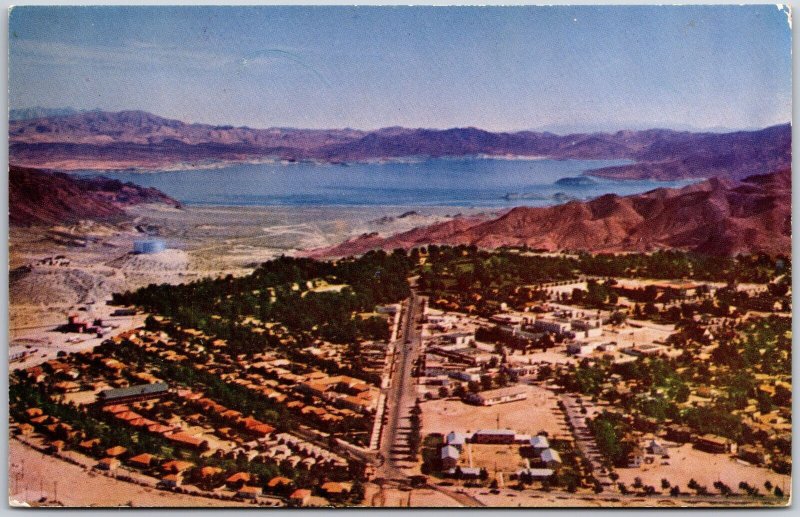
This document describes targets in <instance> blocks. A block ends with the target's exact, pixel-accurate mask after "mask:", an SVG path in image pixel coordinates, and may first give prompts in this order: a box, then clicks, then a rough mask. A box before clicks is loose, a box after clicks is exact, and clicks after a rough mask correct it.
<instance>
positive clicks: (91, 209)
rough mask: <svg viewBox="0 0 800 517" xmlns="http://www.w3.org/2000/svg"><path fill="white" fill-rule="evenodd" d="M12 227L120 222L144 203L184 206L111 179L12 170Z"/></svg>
mask: <svg viewBox="0 0 800 517" xmlns="http://www.w3.org/2000/svg"><path fill="white" fill-rule="evenodd" d="M8 196H9V199H8V201H9V223H10V224H11V225H12V226H30V225H52V224H63V223H70V222H75V221H78V220H81V219H92V220H118V219H121V218H123V217H124V214H125V211H124V208H125V207H127V206H132V205H137V204H142V203H164V204H167V205H171V206H175V207H179V206H180V204H179V203H178V202H177V201H175V200H174V199H172V198H170V197H169V196H167V195H165V194H163V193H162V192H161V191H159V190H157V189H154V188H143V187H139V186H137V185H134V184H133V183H123V182H121V181H117V180H112V179H108V178H76V177H72V176H69V175H67V174H64V173H60V172H48V171H42V170H38V169H29V168H24V167H16V166H13V165H12V166H11V168H10V170H9V185H8Z"/></svg>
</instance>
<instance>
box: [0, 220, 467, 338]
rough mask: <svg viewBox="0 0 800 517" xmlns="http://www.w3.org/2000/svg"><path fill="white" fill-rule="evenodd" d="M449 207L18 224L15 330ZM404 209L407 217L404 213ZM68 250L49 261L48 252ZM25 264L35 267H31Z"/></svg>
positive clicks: (407, 225) (410, 224) (383, 229)
mask: <svg viewBox="0 0 800 517" xmlns="http://www.w3.org/2000/svg"><path fill="white" fill-rule="evenodd" d="M456 211H460V212H463V213H467V212H470V213H477V212H478V210H471V211H470V210H461V209H453V208H450V207H425V208H416V209H414V208H413V207H308V208H300V207H213V206H189V207H185V208H183V209H180V210H177V209H174V208H170V207H165V206H160V205H144V206H137V207H133V208H131V209H129V213H130V214H131V215H132V216H133V219H132V220H131V221H128V222H125V223H120V224H117V225H111V224H103V223H92V222H83V223H78V224H74V225H70V226H61V227H54V228H46V229H45V228H12V229H11V230H10V233H9V258H10V267H11V269H12V275H11V278H10V282H9V291H10V293H9V294H10V301H11V303H10V330H11V337H12V339H14V338H19V337H26V334H27V331H28V330H31V329H32V328H33V327H41V326H44V325H56V324H60V323H63V322H64V319H65V317H66V315H67V314H68V313H70V312H74V311H77V310H79V309H81V308H88V310H89V311H90V312H93V311H96V310H98V309H97V307H98V306H100V305H104V304H105V301H106V300H107V299H108V298H110V296H111V294H112V293H113V292H119V291H125V290H130V289H136V288H138V287H141V286H144V285H147V284H150V283H183V282H188V281H191V280H195V279H197V278H202V277H216V276H221V275H226V274H233V275H243V274H247V273H249V272H250V271H252V270H253V268H254V267H256V266H257V265H258V264H260V263H262V262H264V261H267V260H269V259H272V258H275V257H277V256H279V255H281V254H287V255H291V254H296V253H298V252H299V251H301V250H306V249H313V248H318V247H324V246H330V245H333V244H337V243H339V242H341V241H343V240H346V239H348V238H350V237H354V236H357V235H360V234H362V233H368V232H379V233H382V234H387V235H388V234H393V233H396V232H400V231H405V230H408V229H411V228H414V227H416V226H421V225H427V224H431V223H434V222H437V221H441V220H444V219H446V218H448V217H450V216H453V215H455V212H456ZM401 216H402V217H401ZM143 231H147V232H148V233H151V234H157V235H158V236H159V237H160V238H162V239H164V241H165V243H166V246H167V248H168V249H167V250H166V251H164V252H161V253H158V254H154V255H134V254H133V253H131V250H132V249H133V242H134V240H136V239H140V238H142V237H144V236H146V234H145V233H142V232H143ZM59 255H60V256H63V257H64V259H65V263H60V264H58V265H51V264H49V263H47V261H46V259H47V258H53V257H55V256H59ZM28 268H29V269H28Z"/></svg>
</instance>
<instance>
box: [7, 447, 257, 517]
mask: <svg viewBox="0 0 800 517" xmlns="http://www.w3.org/2000/svg"><path fill="white" fill-rule="evenodd" d="M8 453H9V466H10V468H9V501H10V502H11V504H12V505H14V506H18V505H20V504H24V503H25V502H28V503H30V504H35V503H37V502H38V501H39V500H40V499H41V498H43V497H44V498H46V502H44V503H43V504H45V505H54V501H58V503H61V504H63V505H64V506H96V507H100V506H142V507H147V506H243V505H242V503H236V502H232V501H219V500H216V499H208V498H205V497H197V496H189V495H182V494H174V493H170V492H164V491H161V490H155V489H153V488H147V487H142V486H139V485H135V484H132V483H126V482H123V481H118V480H116V479H111V478H107V477H105V476H101V475H99V474H96V473H91V472H86V471H85V470H84V469H82V468H81V467H78V466H76V465H72V464H70V463H67V462H65V461H62V460H60V459H57V458H53V457H52V456H48V455H46V454H42V453H40V452H37V451H35V450H33V449H31V448H30V447H27V446H25V445H23V444H21V443H19V442H18V441H17V440H9V451H8ZM21 472H24V473H25V475H24V476H21V475H18V474H19V473H21Z"/></svg>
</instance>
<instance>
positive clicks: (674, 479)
mask: <svg viewBox="0 0 800 517" xmlns="http://www.w3.org/2000/svg"><path fill="white" fill-rule="evenodd" d="M669 456H670V459H669V463H670V464H669V465H661V464H660V462H657V463H655V464H651V465H643V466H642V467H641V468H629V469H616V471H617V473H618V474H619V480H620V481H622V482H623V483H625V484H627V485H629V486H630V485H631V484H633V480H634V479H635V478H636V477H640V478H641V479H642V483H644V484H645V485H652V486H654V487H656V489H660V488H661V480H662V479H667V480H668V481H669V482H670V483H671V484H673V485H679V486H680V487H681V490H682V491H686V492H688V491H689V489H688V488H687V487H686V485H687V484H688V483H689V480H690V479H692V478H694V479H695V481H697V482H698V483H700V485H703V486H706V487H707V488H708V489H709V491H714V482H715V481H718V480H719V481H722V482H723V483H725V484H726V485H728V486H729V487H731V488H732V489H733V490H738V488H739V482H740V481H745V482H747V483H749V484H750V485H751V486H755V487H758V488H759V489H760V490H761V492H762V493H763V492H764V482H765V481H767V480H769V481H770V483H772V485H773V486H778V487H781V489H783V491H784V493H785V494H788V493H789V491H790V489H791V486H792V480H791V476H786V475H781V474H777V473H775V472H773V471H772V470H769V469H765V468H761V467H756V466H754V465H750V464H746V463H743V462H740V461H737V460H735V459H733V458H731V457H730V456H729V455H726V454H710V453H707V452H703V451H699V450H697V449H693V448H692V446H691V445H690V444H685V445H682V446H681V447H678V448H671V449H669Z"/></svg>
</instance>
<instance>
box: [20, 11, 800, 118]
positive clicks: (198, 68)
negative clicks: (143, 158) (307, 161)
mask: <svg viewBox="0 0 800 517" xmlns="http://www.w3.org/2000/svg"><path fill="white" fill-rule="evenodd" d="M9 47H10V55H9V59H10V68H9V102H10V104H11V107H12V108H23V107H31V106H45V107H63V106H72V107H75V108H82V109H92V108H101V109H105V110H113V111H116V110H123V109H142V110H146V111H150V112H153V113H156V114H159V115H162V116H166V117H171V118H178V119H181V120H185V121H189V122H207V123H215V124H234V125H248V126H251V127H271V126H284V127H289V126H291V127H307V128H329V127H354V128H362V129H372V128H377V127H384V126H393V125H401V126H407V127H439V128H443V127H454V126H477V127H482V128H485V129H490V130H518V129H529V128H550V129H554V130H571V129H575V130H593V129H607V130H613V129H621V128H633V129H635V128H644V127H677V128H685V127H690V128H754V127H763V126H768V125H772V124H777V123H783V122H787V121H789V120H790V118H791V54H790V48H791V33H790V29H789V26H788V24H787V15H786V13H785V12H782V11H780V10H779V9H778V8H776V7H775V6H770V5H759V6H745V7H739V6H688V7H657V6H649V7H627V6H626V7H613V6H606V7H579V6H574V7H573V6H568V7H567V6H561V7H514V8H496V7H495V8H480V7H471V8H442V7H429V8H380V7H364V6H362V7H236V8H233V7H227V8H226V7H222V8H220V7H184V8H167V7H149V8H147V7H121V6H116V7H23V8H19V7H18V8H15V9H14V10H13V11H12V14H11V19H10V26H9Z"/></svg>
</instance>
